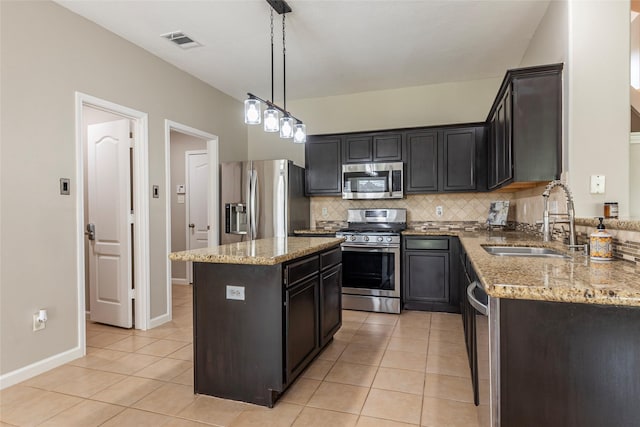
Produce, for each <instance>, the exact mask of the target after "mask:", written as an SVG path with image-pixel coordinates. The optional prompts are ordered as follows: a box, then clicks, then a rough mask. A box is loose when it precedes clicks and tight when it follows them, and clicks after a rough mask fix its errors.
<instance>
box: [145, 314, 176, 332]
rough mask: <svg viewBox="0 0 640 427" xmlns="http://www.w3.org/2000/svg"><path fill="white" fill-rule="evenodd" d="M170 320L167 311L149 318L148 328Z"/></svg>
mask: <svg viewBox="0 0 640 427" xmlns="http://www.w3.org/2000/svg"><path fill="white" fill-rule="evenodd" d="M170 320H171V315H170V314H169V313H167V314H163V315H160V316H158V317H154V318H153V319H151V320H149V329H153V328H155V327H156V326H160V325H162V324H164V323H167V322H169V321H170Z"/></svg>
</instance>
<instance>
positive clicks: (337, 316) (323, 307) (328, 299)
mask: <svg viewBox="0 0 640 427" xmlns="http://www.w3.org/2000/svg"><path fill="white" fill-rule="evenodd" d="M341 325H342V264H338V265H336V266H334V267H331V268H329V269H328V270H326V271H324V272H323V273H322V274H321V275H320V346H321V347H322V346H324V345H325V344H326V343H327V342H328V341H329V340H330V339H331V337H333V334H334V333H335V332H336V331H337V330H338V329H339V328H340V326H341Z"/></svg>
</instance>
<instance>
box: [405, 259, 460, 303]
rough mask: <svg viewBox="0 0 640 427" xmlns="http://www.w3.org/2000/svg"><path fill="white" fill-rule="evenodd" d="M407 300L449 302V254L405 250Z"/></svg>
mask: <svg viewBox="0 0 640 427" xmlns="http://www.w3.org/2000/svg"><path fill="white" fill-rule="evenodd" d="M404 261H405V270H404V273H405V289H404V291H405V300H406V301H417V302H429V303H443V304H447V305H448V304H449V254H448V253H430V252H427V251H405V258H404Z"/></svg>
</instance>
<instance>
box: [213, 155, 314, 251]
mask: <svg viewBox="0 0 640 427" xmlns="http://www.w3.org/2000/svg"><path fill="white" fill-rule="evenodd" d="M220 196H221V203H220V207H221V209H222V212H221V216H220V217H221V218H223V220H222V224H221V230H220V244H226V243H234V242H240V241H244V240H255V239H264V238H267V237H286V236H289V235H292V234H293V231H294V230H298V229H308V228H309V198H308V197H306V196H305V195H304V168H301V167H299V166H296V165H294V164H293V162H291V161H290V160H254V161H247V162H226V163H222V164H221V165H220Z"/></svg>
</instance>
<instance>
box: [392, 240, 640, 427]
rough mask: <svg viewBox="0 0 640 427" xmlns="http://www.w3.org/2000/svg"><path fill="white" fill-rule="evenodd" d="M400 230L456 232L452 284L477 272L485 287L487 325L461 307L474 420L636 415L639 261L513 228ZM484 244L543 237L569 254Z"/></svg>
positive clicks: (624, 419) (633, 420)
mask: <svg viewBox="0 0 640 427" xmlns="http://www.w3.org/2000/svg"><path fill="white" fill-rule="evenodd" d="M403 234H404V235H409V236H434V235H435V236H442V235H449V236H457V237H458V238H459V239H460V243H461V247H460V259H459V263H460V264H459V265H460V271H461V275H460V277H459V279H460V285H461V288H465V287H466V285H468V284H470V283H471V282H472V281H474V280H478V281H479V282H480V284H481V286H482V288H483V289H484V290H485V291H486V293H487V294H488V296H489V303H488V306H489V318H488V325H487V318H486V317H484V316H480V315H476V314H474V313H475V311H474V310H473V308H472V309H471V310H470V311H469V310H467V311H466V312H465V311H464V310H463V317H464V318H465V321H464V322H465V334H466V335H467V344H468V346H469V355H470V364H471V366H472V376H473V377H474V378H473V379H474V387H478V385H479V388H480V390H481V393H480V402H479V403H480V406H479V414H480V421H481V425H483V426H485V425H492V426H503V427H511V426H517V427H526V426H540V425H545V426H558V427H560V426H562V427H566V426H576V427H577V426H580V427H585V426H594V427H595V426H604V425H616V426H631V425H637V422H638V419H640V406H639V405H638V404H637V402H638V397H637V396H638V395H640V265H638V263H633V262H628V261H622V260H614V261H609V262H597V261H591V260H590V259H589V257H588V256H585V255H584V254H583V253H582V252H568V251H567V250H566V247H565V246H564V245H562V244H561V243H559V242H542V241H541V239H540V238H537V237H535V236H534V235H531V234H525V233H517V232H494V233H490V232H474V233H467V232H450V233H447V232H439V231H428V232H421V231H412V230H408V231H405V232H404V233H403ZM484 246H533V247H546V248H550V249H555V250H557V251H559V252H563V253H565V254H566V255H568V258H536V257H511V256H496V255H492V254H490V253H488V252H487V251H486V250H485V249H484V248H483V247H484ZM463 279H465V280H463ZM460 294H461V295H464V296H466V292H465V293H463V292H462V289H461V291H460ZM487 329H488V339H487ZM482 347H484V349H483V348H482ZM487 352H488V354H487ZM489 388H490V390H491V392H490V398H489V393H487V391H488V389H489ZM475 391H476V392H477V388H476V390H475ZM490 411H491V416H489V412H490Z"/></svg>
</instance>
